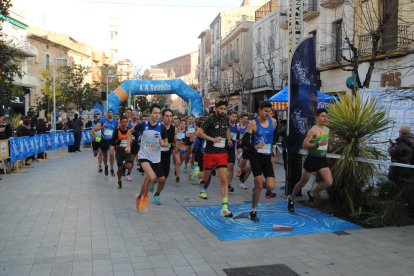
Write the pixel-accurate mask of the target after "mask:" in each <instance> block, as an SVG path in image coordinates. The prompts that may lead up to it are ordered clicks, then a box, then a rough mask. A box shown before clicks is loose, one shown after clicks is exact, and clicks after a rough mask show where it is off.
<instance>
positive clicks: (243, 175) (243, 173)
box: [239, 170, 246, 182]
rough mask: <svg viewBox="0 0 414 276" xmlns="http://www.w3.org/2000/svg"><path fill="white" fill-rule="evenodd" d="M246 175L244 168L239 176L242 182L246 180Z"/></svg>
mask: <svg viewBox="0 0 414 276" xmlns="http://www.w3.org/2000/svg"><path fill="white" fill-rule="evenodd" d="M245 176H246V172H245V171H244V170H243V171H242V172H241V174H240V176H239V180H240V181H241V182H244V177H245Z"/></svg>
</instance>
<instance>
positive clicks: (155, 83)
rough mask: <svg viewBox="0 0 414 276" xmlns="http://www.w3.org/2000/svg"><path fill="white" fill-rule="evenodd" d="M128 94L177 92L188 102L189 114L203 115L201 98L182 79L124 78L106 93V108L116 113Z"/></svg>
mask: <svg viewBox="0 0 414 276" xmlns="http://www.w3.org/2000/svg"><path fill="white" fill-rule="evenodd" d="M128 94H130V95H131V96H133V95H153V94H177V95H178V96H180V97H181V98H183V99H184V100H185V101H186V102H188V104H189V106H190V109H191V115H193V116H195V117H197V116H200V115H204V109H203V98H202V97H201V96H200V94H198V93H197V91H195V90H194V89H193V88H191V87H190V86H189V85H187V84H186V83H185V82H184V81H182V80H179V79H176V80H125V81H124V82H122V84H121V85H120V86H118V87H117V88H116V89H115V90H114V91H113V93H110V94H109V95H108V108H109V109H111V108H112V109H113V110H114V111H115V113H118V111H119V106H120V104H121V103H122V102H124V101H126V100H127V99H128Z"/></svg>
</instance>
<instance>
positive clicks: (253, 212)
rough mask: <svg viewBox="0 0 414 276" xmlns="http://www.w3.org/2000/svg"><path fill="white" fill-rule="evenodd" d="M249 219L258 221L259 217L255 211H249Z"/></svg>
mask: <svg viewBox="0 0 414 276" xmlns="http://www.w3.org/2000/svg"><path fill="white" fill-rule="evenodd" d="M249 219H250V220H251V221H254V222H258V221H259V218H258V217H257V211H251V212H250V214H249Z"/></svg>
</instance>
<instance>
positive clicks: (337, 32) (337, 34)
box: [333, 20, 342, 62]
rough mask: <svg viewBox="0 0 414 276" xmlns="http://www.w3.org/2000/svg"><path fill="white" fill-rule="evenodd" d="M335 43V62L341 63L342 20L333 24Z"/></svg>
mask: <svg viewBox="0 0 414 276" xmlns="http://www.w3.org/2000/svg"><path fill="white" fill-rule="evenodd" d="M333 33H334V39H335V41H334V43H335V61H337V62H340V61H341V59H342V20H338V21H336V22H334V23H333Z"/></svg>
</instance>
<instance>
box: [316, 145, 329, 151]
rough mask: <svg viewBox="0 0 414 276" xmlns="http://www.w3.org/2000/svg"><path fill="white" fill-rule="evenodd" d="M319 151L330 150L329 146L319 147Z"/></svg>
mask: <svg viewBox="0 0 414 276" xmlns="http://www.w3.org/2000/svg"><path fill="white" fill-rule="evenodd" d="M318 150H328V145H327V144H326V145H324V146H319V147H318Z"/></svg>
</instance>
